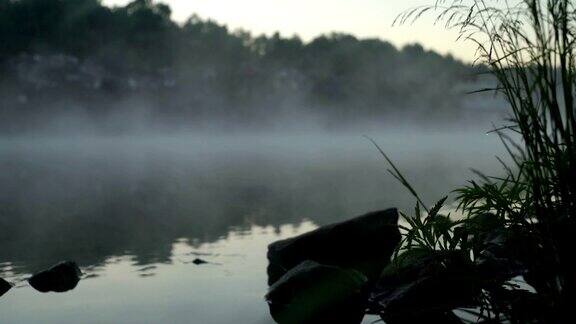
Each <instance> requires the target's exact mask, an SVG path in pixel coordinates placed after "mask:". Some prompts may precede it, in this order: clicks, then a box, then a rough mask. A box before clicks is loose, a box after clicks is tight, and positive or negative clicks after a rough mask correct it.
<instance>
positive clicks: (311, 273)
mask: <svg viewBox="0 0 576 324" xmlns="http://www.w3.org/2000/svg"><path fill="white" fill-rule="evenodd" d="M367 282H368V279H367V278H366V276H364V275H363V274H362V273H360V272H358V271H356V270H352V269H341V268H338V267H335V266H328V265H322V264H319V263H317V262H314V261H304V262H302V263H300V264H299V265H298V266H296V267H294V268H293V269H291V270H290V271H288V272H287V273H285V274H284V275H283V276H282V277H281V278H280V279H279V280H277V281H276V282H275V283H274V284H273V285H272V286H271V287H270V289H269V292H268V294H267V295H266V300H267V301H268V304H269V307H270V313H271V314H272V317H273V318H274V320H275V321H276V322H277V323H281V324H306V323H343V324H344V323H345V324H354V323H360V322H361V321H362V318H363V317H364V301H365V293H364V291H363V289H364V287H365V286H366V283H367Z"/></svg>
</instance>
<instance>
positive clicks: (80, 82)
mask: <svg viewBox="0 0 576 324" xmlns="http://www.w3.org/2000/svg"><path fill="white" fill-rule="evenodd" d="M0 43H1V44H2V46H0V72H1V74H2V79H1V80H0V104H1V107H0V109H1V111H0V113H1V114H2V115H3V116H4V117H5V118H3V122H2V127H3V128H4V130H6V129H14V130H18V129H21V128H22V127H31V126H30V125H35V124H37V123H42V121H44V120H45V119H46V116H54V115H58V114H60V113H69V112H75V113H78V114H80V115H82V116H84V117H86V118H90V119H94V118H95V119H98V118H102V116H107V115H109V114H110V113H112V112H117V111H122V110H126V109H128V108H127V107H146V109H147V110H146V111H147V114H148V115H147V116H148V117H150V118H151V119H154V120H165V121H166V120H180V121H182V120H186V121H188V122H190V123H193V122H195V121H199V120H205V119H210V118H216V117H226V118H228V119H230V120H235V121H244V122H246V121H249V120H256V119H258V120H261V119H262V118H264V119H274V118H276V117H278V116H285V115H290V114H294V113H298V114H300V113H306V114H313V115H318V116H325V117H327V118H328V119H329V120H331V121H332V122H334V123H338V122H339V121H343V120H347V119H349V118H351V117H352V116H354V118H374V117H377V116H382V115H384V114H386V113H389V112H391V111H394V112H398V113H415V112H416V113H419V114H421V115H427V114H428V112H430V111H431V110H434V111H435V112H439V113H440V112H445V113H446V112H447V113H449V114H456V113H457V112H458V106H459V105H458V99H457V97H459V96H457V95H455V94H456V92H458V91H459V87H460V86H461V85H462V84H463V83H465V82H470V81H472V80H473V78H474V75H475V73H474V70H473V69H472V68H471V67H470V66H469V65H467V64H464V63H462V62H460V61H458V60H456V59H454V58H453V57H451V56H443V55H439V54H437V53H435V52H432V51H427V50H425V49H424V48H423V47H422V46H420V45H418V44H414V45H409V46H405V47H403V48H401V49H399V48H396V47H395V46H393V45H392V44H390V43H388V42H385V41H382V40H379V39H358V38H356V37H354V36H352V35H348V34H342V33H331V34H327V35H321V36H318V37H316V38H314V39H312V40H310V41H307V42H305V41H303V40H301V39H300V38H299V37H298V36H293V37H284V36H281V35H280V34H278V33H276V34H273V35H271V36H266V35H261V36H253V35H251V34H250V33H249V32H247V31H243V30H234V31H231V30H229V29H228V28H227V27H226V26H225V25H222V24H219V23H217V22H215V21H212V20H210V19H202V18H200V17H198V16H196V15H193V16H191V17H190V18H189V19H188V20H187V21H185V22H184V23H176V22H174V21H173V20H172V19H171V9H170V7H169V6H168V5H166V4H163V3H157V2H154V1H151V0H135V1H132V2H130V3H129V4H127V5H125V6H119V7H107V6H104V5H102V3H101V2H100V1H99V0H0ZM458 94H460V93H458ZM130 109H136V108H130Z"/></svg>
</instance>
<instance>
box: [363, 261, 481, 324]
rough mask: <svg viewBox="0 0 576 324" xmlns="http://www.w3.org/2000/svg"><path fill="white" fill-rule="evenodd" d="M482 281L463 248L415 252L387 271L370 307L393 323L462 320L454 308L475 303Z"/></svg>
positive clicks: (374, 292)
mask: <svg viewBox="0 0 576 324" xmlns="http://www.w3.org/2000/svg"><path fill="white" fill-rule="evenodd" d="M407 253H408V254H410V252H407ZM479 281H480V278H479V277H478V276H477V274H476V272H475V270H474V265H473V264H472V263H471V262H470V260H469V259H468V258H467V256H466V255H463V254H462V253H461V252H460V251H445V252H441V251H414V252H413V253H412V255H404V256H403V258H402V259H401V262H400V263H398V264H396V263H394V264H391V265H390V266H388V268H387V269H386V270H385V271H384V273H383V276H382V278H381V279H380V281H379V283H378V284H377V286H376V288H375V289H374V291H373V292H372V296H371V298H370V308H371V309H373V310H375V312H376V313H378V314H380V315H381V317H382V319H383V320H384V321H385V322H386V323H391V324H397V323H424V322H429V323H433V322H434V323H436V322H438V323H439V322H443V323H459V319H458V318H457V317H456V316H455V315H454V314H453V313H452V310H453V309H455V308H459V307H471V306H473V305H474V303H475V300H476V296H478V294H479V292H480V290H479V285H478V283H479ZM432 318H433V319H435V320H434V321H432V322H431V321H430V319H432Z"/></svg>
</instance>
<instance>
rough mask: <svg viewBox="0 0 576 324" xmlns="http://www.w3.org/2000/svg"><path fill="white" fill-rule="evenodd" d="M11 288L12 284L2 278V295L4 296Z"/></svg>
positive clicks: (0, 281) (0, 279)
mask: <svg viewBox="0 0 576 324" xmlns="http://www.w3.org/2000/svg"><path fill="white" fill-rule="evenodd" d="M10 289H12V284H11V283H9V282H8V281H6V280H4V279H2V278H0V297H2V296H3V295H4V294H5V293H7V292H8V290H10Z"/></svg>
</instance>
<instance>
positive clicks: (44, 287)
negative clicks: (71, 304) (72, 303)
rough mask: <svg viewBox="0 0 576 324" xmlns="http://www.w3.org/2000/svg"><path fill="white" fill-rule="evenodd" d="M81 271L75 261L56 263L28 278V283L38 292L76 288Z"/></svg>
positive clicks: (63, 290)
mask: <svg viewBox="0 0 576 324" xmlns="http://www.w3.org/2000/svg"><path fill="white" fill-rule="evenodd" d="M81 275H82V271H80V268H79V267H78V265H77V264H76V263H75V262H72V261H65V262H61V263H58V264H57V265H55V266H53V267H51V268H50V269H48V270H44V271H42V272H39V273H37V274H35V275H33V276H32V277H31V278H30V279H28V283H30V285H31V286H32V287H34V289H36V290H38V291H40V292H49V291H53V292H65V291H68V290H72V289H74V288H76V285H78V282H79V281H80V276H81Z"/></svg>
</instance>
